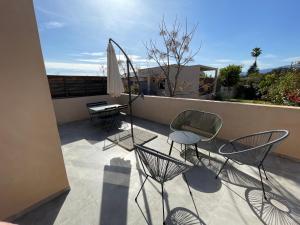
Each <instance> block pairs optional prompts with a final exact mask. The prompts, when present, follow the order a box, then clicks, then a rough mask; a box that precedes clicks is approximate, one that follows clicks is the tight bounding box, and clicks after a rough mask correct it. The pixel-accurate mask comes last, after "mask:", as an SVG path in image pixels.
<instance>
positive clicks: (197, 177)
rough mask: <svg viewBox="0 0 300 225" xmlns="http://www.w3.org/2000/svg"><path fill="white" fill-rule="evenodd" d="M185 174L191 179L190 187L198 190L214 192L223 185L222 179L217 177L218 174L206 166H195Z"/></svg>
mask: <svg viewBox="0 0 300 225" xmlns="http://www.w3.org/2000/svg"><path fill="white" fill-rule="evenodd" d="M185 175H186V177H187V179H188V180H189V185H190V187H191V188H193V189H194V190H196V191H200V192H205V193H213V192H217V191H218V190H219V189H220V188H221V186H222V183H221V180H220V179H215V176H216V174H215V173H214V172H213V171H211V170H209V169H208V168H207V167H205V166H195V167H193V168H192V169H190V170H189V171H188V172H186V173H185Z"/></svg>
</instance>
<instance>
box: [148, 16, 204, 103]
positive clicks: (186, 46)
mask: <svg viewBox="0 0 300 225" xmlns="http://www.w3.org/2000/svg"><path fill="white" fill-rule="evenodd" d="M196 28H197V25H196V26H194V27H193V28H192V29H191V30H188V25H187V21H186V22H185V26H184V27H182V25H181V23H179V22H178V21H177V19H175V21H174V23H173V25H172V26H171V28H168V27H167V26H166V23H165V20H164V18H163V19H162V22H161V24H160V26H159V30H160V32H159V35H160V37H161V39H162V40H161V41H162V43H160V45H158V44H157V43H156V42H155V41H153V40H150V41H149V43H146V44H145V46H146V49H147V53H148V58H149V59H150V60H154V61H155V62H156V63H157V64H158V65H159V67H160V68H161V70H162V72H163V74H164V76H165V79H166V84H167V88H168V91H169V95H170V97H173V96H175V92H176V88H177V85H178V77H179V75H180V72H181V70H182V68H183V67H184V66H185V65H186V64H188V63H189V62H192V61H193V59H194V56H195V55H196V54H197V53H198V52H199V50H200V47H199V49H198V50H197V51H196V52H193V51H192V50H191V49H190V44H191V41H192V39H193V36H194V34H195V31H196ZM171 67H174V68H175V73H174V74H175V75H174V79H172V78H171Z"/></svg>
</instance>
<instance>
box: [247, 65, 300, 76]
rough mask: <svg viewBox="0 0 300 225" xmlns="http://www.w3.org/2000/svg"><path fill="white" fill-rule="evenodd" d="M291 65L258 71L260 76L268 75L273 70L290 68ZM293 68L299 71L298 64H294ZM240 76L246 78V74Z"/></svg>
mask: <svg viewBox="0 0 300 225" xmlns="http://www.w3.org/2000/svg"><path fill="white" fill-rule="evenodd" d="M290 67H291V65H286V66H280V67H274V68H267V69H262V70H259V72H260V73H262V74H265V73H269V72H271V71H272V70H275V69H280V68H290ZM293 67H295V68H297V69H300V64H299V63H298V64H294V65H293ZM241 75H242V76H246V75H247V72H242V73H241Z"/></svg>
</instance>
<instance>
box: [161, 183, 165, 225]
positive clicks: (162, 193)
mask: <svg viewBox="0 0 300 225" xmlns="http://www.w3.org/2000/svg"><path fill="white" fill-rule="evenodd" d="M161 203H162V209H163V224H165V204H164V183H161Z"/></svg>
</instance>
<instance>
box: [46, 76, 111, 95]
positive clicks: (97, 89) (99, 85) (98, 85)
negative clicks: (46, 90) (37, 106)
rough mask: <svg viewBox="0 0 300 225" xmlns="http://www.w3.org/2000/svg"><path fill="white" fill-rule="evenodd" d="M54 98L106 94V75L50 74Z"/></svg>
mask: <svg viewBox="0 0 300 225" xmlns="http://www.w3.org/2000/svg"><path fill="white" fill-rule="evenodd" d="M47 77H48V82H49V87H50V92H51V96H52V98H72V97H82V96H93V95H106V90H107V84H106V80H107V79H106V77H100V76H53V75H48V76H47Z"/></svg>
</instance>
